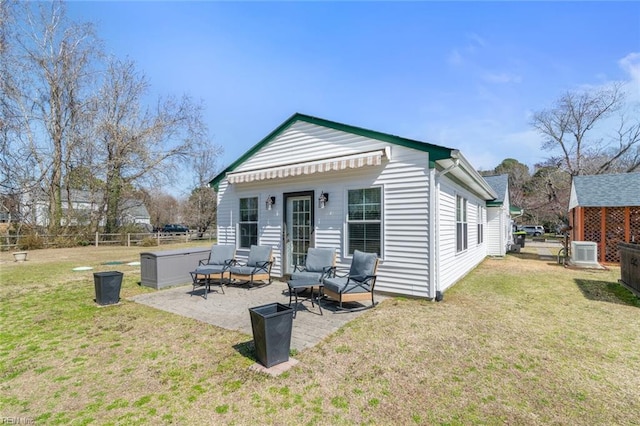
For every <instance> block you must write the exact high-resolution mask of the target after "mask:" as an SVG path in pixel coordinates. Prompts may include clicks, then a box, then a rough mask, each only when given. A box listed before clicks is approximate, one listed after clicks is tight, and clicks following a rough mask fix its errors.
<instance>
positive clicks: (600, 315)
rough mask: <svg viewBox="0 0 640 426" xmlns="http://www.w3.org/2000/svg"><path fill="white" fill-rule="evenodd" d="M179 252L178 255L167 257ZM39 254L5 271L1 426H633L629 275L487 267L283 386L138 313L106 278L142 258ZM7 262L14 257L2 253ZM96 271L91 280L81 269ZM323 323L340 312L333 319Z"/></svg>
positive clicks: (410, 302)
mask: <svg viewBox="0 0 640 426" xmlns="http://www.w3.org/2000/svg"><path fill="white" fill-rule="evenodd" d="M167 248H170V247H167ZM78 250H79V249H72V250H71V249H69V250H68V249H60V250H42V251H32V252H30V253H29V259H30V260H29V261H28V262H25V263H24V264H16V263H13V262H11V261H9V260H8V259H9V257H8V256H5V257H0V260H3V261H4V262H3V263H2V264H1V269H0V300H1V301H2V303H1V304H0V324H2V326H1V327H0V414H1V415H2V416H3V417H4V418H22V419H31V420H33V421H34V422H36V424H100V425H102V424H114V425H116V424H127V425H129V424H194V425H197V424H202V423H209V424H295V425H297V424H319V425H324V424H338V425H341V424H344V425H351V424H440V425H469V424H472V425H473V424H482V425H485V424H505V423H507V424H527V425H530V424H532V425H547V424H572V425H580V424H584V425H587V424H588V425H593V424H600V425H609V424H617V425H632V424H638V423H637V421H638V420H637V419H638V416H637V413H638V412H640V398H638V392H637V390H638V389H640V376H639V375H638V374H637V371H638V365H640V350H639V349H640V310H639V308H640V302H639V300H638V298H636V297H635V296H633V295H632V294H631V293H629V292H628V291H627V290H625V289H624V288H623V287H621V286H620V285H618V284H617V280H618V279H619V276H620V271H619V269H617V268H615V267H612V268H610V269H609V270H605V271H585V270H571V269H565V268H562V267H561V266H559V265H556V264H554V263H552V262H545V261H540V260H537V258H536V256H533V255H532V252H527V253H523V254H522V255H513V256H512V255H510V256H507V257H506V258H505V259H487V260H486V261H485V262H483V264H481V265H480V266H479V267H478V268H476V269H475V270H474V271H473V272H472V273H470V274H469V275H467V276H466V277H465V278H464V279H463V280H462V281H460V282H459V283H458V284H456V285H455V286H454V287H453V288H451V289H450V290H449V291H447V292H446V293H445V297H444V301H443V302H441V303H435V302H430V301H425V300H416V299H410V298H404V297H398V298H390V299H387V300H385V301H384V302H382V303H381V304H380V305H378V306H377V307H376V308H375V309H372V310H370V311H367V312H366V313H364V314H363V315H362V316H360V317H358V318H357V319H356V320H354V321H353V322H351V323H349V324H348V325H347V326H345V327H343V328H342V329H341V330H339V331H338V332H336V333H334V334H333V335H331V336H330V337H329V338H327V339H326V340H325V341H323V342H321V343H320V344H319V345H317V346H315V347H313V348H311V349H307V350H304V351H300V352H298V353H296V359H297V360H298V361H300V362H299V364H298V365H297V366H296V367H294V368H293V369H292V370H290V371H289V372H287V374H284V375H282V376H279V377H270V376H267V375H263V374H260V373H255V372H253V371H251V370H250V369H249V368H248V367H249V366H250V365H251V364H252V363H253V362H254V359H253V357H252V354H251V350H250V349H249V348H248V345H247V343H246V342H247V340H248V339H250V336H247V335H244V334H241V333H238V332H232V331H228V330H224V329H220V328H217V327H214V326H211V325H208V324H202V323H199V322H197V321H195V320H192V319H188V318H183V317H180V316H177V315H173V314H170V313H167V312H164V311H159V310H155V309H153V308H150V307H147V306H144V305H139V304H136V303H133V302H130V301H128V300H126V298H127V297H129V296H133V295H136V294H140V293H144V292H149V291H153V290H150V289H147V288H144V287H140V286H139V285H138V282H139V280H140V277H139V272H138V271H136V270H135V268H130V269H126V265H118V269H119V270H123V271H124V272H125V279H124V282H123V289H122V296H123V298H124V299H123V301H122V302H121V303H120V304H119V305H116V306H109V307H98V306H96V304H95V303H94V301H93V298H94V288H93V279H92V273H93V272H96V271H99V270H109V269H110V268H112V266H109V265H102V264H103V263H105V262H107V261H123V262H129V261H132V260H138V258H139V252H140V251H146V249H123V248H111V249H95V248H92V247H85V248H83V249H82V251H78ZM3 256H4V255H3ZM79 264H82V265H88V266H93V267H94V268H95V269H94V270H93V271H89V272H72V271H71V269H72V268H73V267H75V266H79ZM325 315H333V314H331V313H328V314H325Z"/></svg>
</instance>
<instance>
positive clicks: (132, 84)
mask: <svg viewBox="0 0 640 426" xmlns="http://www.w3.org/2000/svg"><path fill="white" fill-rule="evenodd" d="M148 90H149V83H148V82H147V80H146V78H145V77H144V75H142V74H141V73H139V72H138V71H137V70H136V68H135V65H134V63H133V62H132V61H130V60H118V59H113V60H111V62H110V63H109V66H108V68H107V71H106V75H105V79H104V84H103V87H102V89H101V90H100V91H99V93H98V96H97V97H96V99H95V100H94V106H95V111H96V117H95V132H96V133H95V142H96V143H95V144H94V145H93V147H92V149H93V150H94V151H95V154H96V155H95V156H94V157H93V158H94V160H95V162H94V167H95V168H96V170H99V171H100V173H101V176H102V178H103V179H104V183H105V205H106V223H105V232H107V233H108V232H113V231H114V230H115V229H116V227H117V225H118V223H117V222H118V217H119V213H120V208H121V200H122V197H123V195H124V191H125V190H126V189H127V187H136V186H138V187H144V186H145V184H147V185H149V184H150V183H157V182H159V181H170V180H171V179H172V177H173V176H175V175H176V174H175V173H173V171H174V170H175V166H176V164H177V162H178V161H180V160H185V159H186V158H187V157H188V156H189V154H190V153H191V152H192V151H193V150H194V147H195V146H196V145H197V143H199V142H200V141H201V140H205V139H206V137H207V136H206V134H207V129H206V126H205V125H204V123H203V121H202V108H201V106H200V105H198V104H196V103H194V102H193V101H192V100H191V99H190V98H189V97H186V96H185V97H182V98H181V99H175V98H167V99H160V100H158V102H157V103H156V105H155V107H153V108H151V107H147V106H145V104H144V100H145V97H146V96H147V95H148ZM149 186H150V185H149Z"/></svg>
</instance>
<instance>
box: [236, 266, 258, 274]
mask: <svg viewBox="0 0 640 426" xmlns="http://www.w3.org/2000/svg"><path fill="white" fill-rule="evenodd" d="M229 271H230V272H231V274H233V275H251V274H254V273H256V272H260V270H258V271H256V268H255V267H254V266H232V267H231V268H229Z"/></svg>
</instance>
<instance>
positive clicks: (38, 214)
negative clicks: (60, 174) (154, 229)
mask: <svg viewBox="0 0 640 426" xmlns="http://www.w3.org/2000/svg"><path fill="white" fill-rule="evenodd" d="M103 198H104V194H103V193H102V192H101V191H97V192H90V191H84V190H75V189H74V190H71V191H70V193H69V197H68V198H67V197H66V194H65V195H63V199H62V210H63V216H64V217H63V218H62V219H61V223H60V224H61V225H63V226H64V225H71V226H78V225H87V224H88V223H89V222H90V221H91V219H92V218H94V217H100V218H101V219H100V220H99V223H98V225H99V226H104V223H105V219H104V210H105V209H104V207H102V212H101V211H100V210H101V206H104V200H103ZM120 210H121V211H120V218H119V223H120V224H121V225H125V224H141V225H148V226H149V227H151V215H150V214H149V212H148V211H147V208H146V207H145V205H144V203H143V202H142V201H139V200H134V199H124V200H123V201H122V205H121V206H120ZM70 212H73V214H69V213H70ZM20 213H21V216H22V220H23V221H24V222H26V223H30V224H33V225H37V226H48V225H49V201H48V198H47V196H46V194H45V193H44V191H38V190H35V191H33V192H29V193H26V194H24V195H23V197H22V199H21V203H20ZM67 217H68V222H67Z"/></svg>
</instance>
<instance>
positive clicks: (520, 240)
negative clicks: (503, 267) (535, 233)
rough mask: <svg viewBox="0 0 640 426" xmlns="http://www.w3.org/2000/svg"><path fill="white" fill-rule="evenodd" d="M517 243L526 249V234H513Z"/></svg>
mask: <svg viewBox="0 0 640 426" xmlns="http://www.w3.org/2000/svg"><path fill="white" fill-rule="evenodd" d="M513 236H514V239H515V243H516V244H518V245H519V246H520V247H524V238H525V237H526V236H527V233H526V232H514V233H513Z"/></svg>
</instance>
